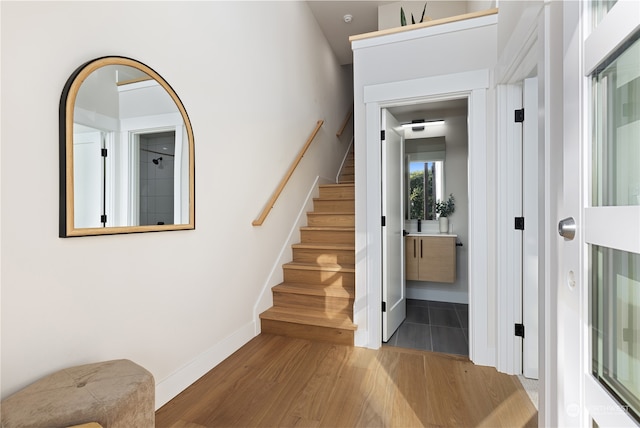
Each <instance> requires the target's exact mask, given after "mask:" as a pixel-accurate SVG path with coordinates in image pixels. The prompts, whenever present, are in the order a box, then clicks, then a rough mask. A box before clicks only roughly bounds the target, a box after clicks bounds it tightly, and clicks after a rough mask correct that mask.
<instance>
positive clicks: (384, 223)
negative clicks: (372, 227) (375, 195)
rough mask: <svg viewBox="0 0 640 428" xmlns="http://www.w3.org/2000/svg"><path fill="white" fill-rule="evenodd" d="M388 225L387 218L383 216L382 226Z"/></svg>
mask: <svg viewBox="0 0 640 428" xmlns="http://www.w3.org/2000/svg"><path fill="white" fill-rule="evenodd" d="M386 225H387V216H384V215H383V216H382V226H383V227H384V226H386Z"/></svg>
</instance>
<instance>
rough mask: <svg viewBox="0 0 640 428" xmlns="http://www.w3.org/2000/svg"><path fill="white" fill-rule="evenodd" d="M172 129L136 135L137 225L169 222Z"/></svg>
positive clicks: (173, 135) (172, 158)
mask: <svg viewBox="0 0 640 428" xmlns="http://www.w3.org/2000/svg"><path fill="white" fill-rule="evenodd" d="M174 148H175V132H162V133H154V134H145V135H141V136H140V225H154V224H173V209H174V206H173V185H174V184H173V182H174V179H173V175H174V161H173V160H174Z"/></svg>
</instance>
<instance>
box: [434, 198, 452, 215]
mask: <svg viewBox="0 0 640 428" xmlns="http://www.w3.org/2000/svg"><path fill="white" fill-rule="evenodd" d="M455 210H456V205H455V199H454V197H453V193H451V194H449V199H447V200H446V201H437V202H436V213H438V214H440V217H449V216H450V215H451V214H453V212H454V211H455Z"/></svg>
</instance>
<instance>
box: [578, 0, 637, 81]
mask: <svg viewBox="0 0 640 428" xmlns="http://www.w3.org/2000/svg"><path fill="white" fill-rule="evenodd" d="M630 17H631V18H630ZM633 17H635V18H633ZM638 29H640V2H638V1H636V0H634V1H619V2H617V3H616V5H615V7H613V8H612V9H611V10H610V11H609V13H607V15H606V16H605V17H604V18H603V19H602V22H600V23H599V24H598V26H597V27H596V28H595V29H593V31H592V32H591V34H590V35H589V37H587V39H586V40H585V42H584V75H585V76H589V75H590V74H591V73H593V71H594V70H595V68H596V67H597V66H598V65H599V64H600V63H602V62H603V61H604V60H606V59H607V58H608V57H609V56H610V55H611V54H612V53H613V52H615V50H616V49H618V48H619V47H620V46H621V45H622V44H623V43H624V42H625V41H626V40H627V39H628V38H629V37H630V36H632V35H633V34H635V32H636V31H638Z"/></svg>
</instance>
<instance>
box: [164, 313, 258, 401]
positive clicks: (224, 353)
mask: <svg viewBox="0 0 640 428" xmlns="http://www.w3.org/2000/svg"><path fill="white" fill-rule="evenodd" d="M255 329H256V328H255V322H250V323H248V324H245V325H244V326H243V327H242V328H240V329H238V330H236V331H235V332H234V333H233V334H232V335H231V336H228V337H227V338H226V339H223V340H222V341H220V342H218V343H216V344H215V345H214V346H212V347H211V348H209V349H207V350H206V351H205V352H203V353H202V354H200V355H198V356H197V357H196V358H194V359H193V360H192V361H191V362H189V363H187V364H186V365H184V366H183V367H181V368H179V369H178V370H177V371H175V372H174V373H172V374H171V375H169V376H168V377H166V378H164V379H163V380H161V381H160V382H158V383H156V410H158V409H159V408H160V407H162V406H163V405H165V404H166V403H167V402H168V401H170V400H171V399H172V398H174V397H175V396H176V395H178V394H180V393H181V392H182V391H184V390H185V389H186V388H187V387H188V386H189V385H191V384H192V383H194V382H195V381H196V380H198V379H200V378H201V377H202V376H204V375H205V374H206V373H207V372H208V371H209V370H211V369H212V368H214V367H215V366H217V365H218V364H220V363H221V362H222V361H224V360H225V359H226V358H227V357H229V356H230V355H231V354H233V353H234V352H235V351H237V350H238V349H240V348H241V347H242V346H243V345H245V344H246V343H247V342H249V341H250V340H251V339H253V338H254V337H255V335H254V332H255Z"/></svg>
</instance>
